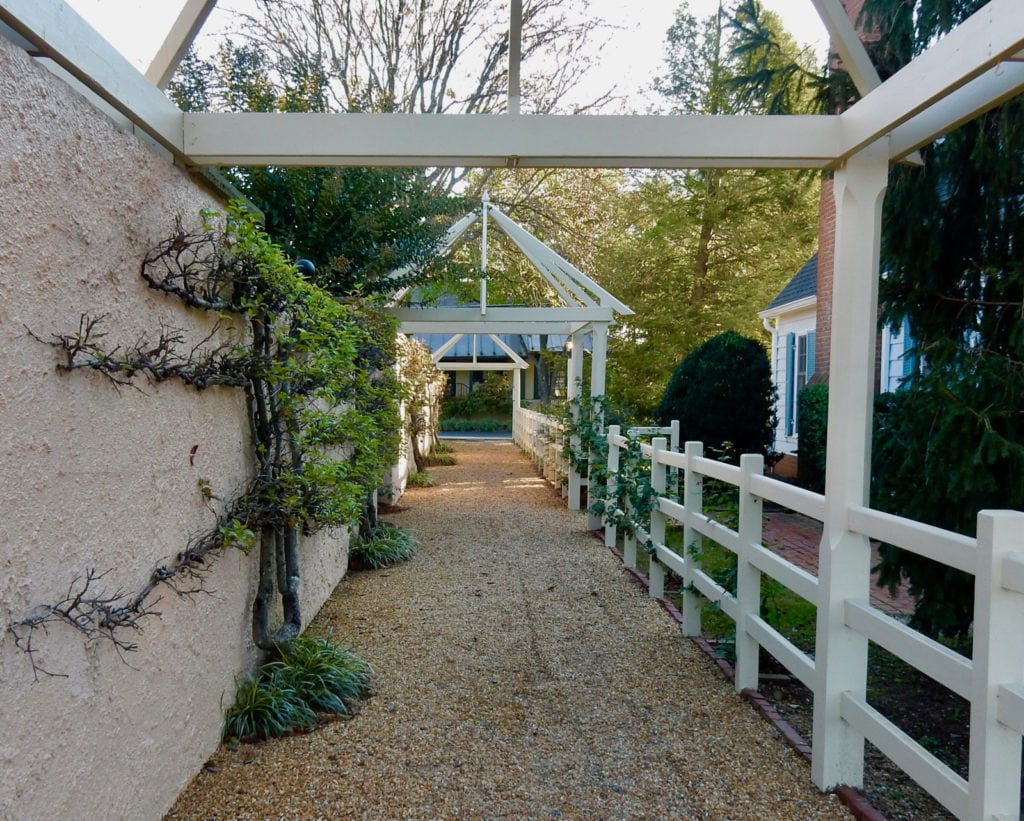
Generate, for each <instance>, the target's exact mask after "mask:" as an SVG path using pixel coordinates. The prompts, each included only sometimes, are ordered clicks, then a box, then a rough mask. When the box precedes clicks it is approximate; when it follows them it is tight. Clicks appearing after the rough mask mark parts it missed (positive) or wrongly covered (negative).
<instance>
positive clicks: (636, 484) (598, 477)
mask: <svg viewBox="0 0 1024 821" xmlns="http://www.w3.org/2000/svg"><path fill="white" fill-rule="evenodd" d="M604 406H605V397H603V396H593V397H591V396H587V395H584V394H583V393H582V391H581V392H580V394H579V396H577V398H575V399H573V400H571V401H570V403H569V406H568V410H567V412H566V416H565V419H564V421H565V424H566V438H565V454H566V456H567V457H568V459H569V461H570V462H571V463H572V466H573V467H574V468H575V469H576V470H578V471H580V472H581V473H584V474H585V473H587V472H588V469H589V475H590V487H592V488H594V489H595V492H594V493H593V494H592V495H591V496H590V497H589V505H588V508H589V510H590V512H591V513H593V514H594V515H595V516H600V517H601V518H602V519H603V520H604V521H605V522H606V523H608V524H610V525H614V526H615V527H617V528H618V529H619V530H620V531H621V532H623V533H624V534H626V535H628V536H630V537H633V536H635V535H636V531H637V524H638V523H641V526H643V527H646V524H645V523H647V522H649V521H650V516H651V511H652V510H653V509H654V502H655V493H654V490H653V488H652V487H651V468H650V461H649V460H647V459H644V458H643V455H642V454H641V452H640V438H639V437H638V436H627V437H626V441H627V445H626V447H624V448H622V449H621V450H620V451H619V469H618V471H616V473H615V474H614V476H613V475H612V474H610V473H609V471H608V437H607V435H606V433H605V430H604V413H605V410H604ZM609 479H614V481H615V496H614V498H611V497H608V496H607V495H606V493H605V492H604V491H605V489H606V488H607V487H608V482H609ZM597 489H600V491H601V492H596V491H597ZM644 547H645V548H646V549H647V550H648V551H652V550H653V549H654V545H653V542H651V541H650V540H648V541H647V543H646V544H645V545H644Z"/></svg>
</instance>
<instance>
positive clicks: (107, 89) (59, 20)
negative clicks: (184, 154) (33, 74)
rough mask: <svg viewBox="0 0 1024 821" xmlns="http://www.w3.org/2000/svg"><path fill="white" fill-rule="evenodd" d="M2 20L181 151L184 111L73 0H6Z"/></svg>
mask: <svg viewBox="0 0 1024 821" xmlns="http://www.w3.org/2000/svg"><path fill="white" fill-rule="evenodd" d="M0 21H2V22H4V23H6V24H7V25H8V26H10V27H11V28H12V29H14V31H16V32H17V33H18V34H19V35H21V36H22V37H24V38H25V39H26V40H28V41H29V42H30V43H31V44H32V45H33V47H34V48H36V49H37V50H38V52H39V54H40V55H42V56H44V57H48V58H50V59H52V60H53V61H54V62H55V63H57V65H59V66H60V67H61V68H63V69H64V70H65V71H67V72H68V73H69V74H70V75H71V76H72V77H74V78H75V79H76V80H78V81H79V82H80V83H82V84H83V85H84V86H85V87H86V88H88V89H89V90H90V91H92V92H93V93H95V94H96V95H98V96H99V97H100V98H101V99H103V100H104V101H105V102H107V103H109V104H110V105H111V106H113V107H114V108H115V109H117V110H118V111H119V112H121V113H122V114H124V115H125V116H126V117H128V118H129V119H130V120H131V121H132V122H134V123H136V124H137V125H139V126H140V127H141V128H142V129H143V130H144V131H146V132H147V133H148V134H149V135H150V136H152V137H153V138H154V139H155V140H156V141H157V142H158V143H160V144H161V145H163V146H164V147H165V148H168V149H170V150H171V151H172V152H175V153H176V154H178V155H179V156H180V154H181V142H182V119H183V115H182V113H181V111H180V110H179V109H178V107H177V106H175V105H174V103H172V102H171V101H170V100H168V99H167V98H166V97H165V96H164V95H163V92H161V91H160V89H158V88H156V87H155V86H154V85H153V84H152V83H150V82H149V81H148V80H147V79H146V78H145V77H144V76H143V75H142V74H141V73H140V72H139V71H138V70H137V69H136V68H135V66H133V65H132V64H131V63H130V62H128V60H126V59H125V58H124V56H122V55H121V53H120V52H119V51H118V50H117V49H115V48H114V47H113V46H112V45H110V43H108V42H107V41H106V40H104V39H103V38H102V37H101V36H100V35H99V34H97V33H96V31H95V30H94V29H93V28H92V27H91V26H90V25H89V24H88V23H86V22H85V20H83V19H82V18H81V17H80V16H79V15H78V14H76V13H75V12H74V10H72V9H71V8H70V7H69V6H67V5H65V4H64V3H63V2H61V1H60V0H0Z"/></svg>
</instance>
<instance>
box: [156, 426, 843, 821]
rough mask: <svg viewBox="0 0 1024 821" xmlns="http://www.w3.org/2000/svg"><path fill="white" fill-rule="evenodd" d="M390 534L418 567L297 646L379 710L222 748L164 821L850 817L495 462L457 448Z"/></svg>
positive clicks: (521, 470)
mask: <svg viewBox="0 0 1024 821" xmlns="http://www.w3.org/2000/svg"><path fill="white" fill-rule="evenodd" d="M457 458H458V462H459V463H458V465H456V466H454V467H443V468H432V469H431V472H432V473H433V474H434V475H435V476H436V478H437V485H436V486H435V487H432V488H411V489H410V490H409V491H408V493H407V495H406V496H405V497H403V499H402V505H403V507H404V508H405V509H404V510H402V511H401V512H398V513H395V514H393V515H390V516H388V519H389V520H390V521H392V522H394V523H396V524H399V525H402V526H403V527H408V528H410V529H412V530H413V531H414V532H415V533H416V535H417V536H418V537H419V539H420V541H421V547H420V550H419V552H418V553H417V555H416V557H415V558H414V559H413V560H412V561H410V562H408V563H406V564H403V565H400V566H396V567H392V568H389V569H385V570H378V571H366V572H359V573H354V574H352V575H351V576H349V577H348V578H346V579H345V580H344V581H343V582H342V583H341V584H340V585H339V586H338V588H337V590H336V591H335V593H334V594H333V596H332V597H331V599H330V600H329V601H328V602H327V604H326V605H325V606H324V608H323V610H322V611H321V612H320V614H319V615H318V616H317V618H316V619H315V620H314V623H313V624H312V625H311V627H310V631H311V632H312V633H313V634H315V635H322V636H329V637H331V638H332V639H334V640H336V641H341V642H343V643H346V644H349V645H351V646H352V647H353V648H354V649H355V650H356V652H357V653H359V654H360V655H361V656H362V657H363V658H365V659H366V660H367V661H369V662H370V663H371V664H372V665H373V667H374V668H375V670H376V678H375V687H376V695H375V696H374V697H373V698H371V699H370V700H369V701H367V702H365V704H363V706H362V707H361V709H360V711H359V713H358V714H357V715H355V716H354V717H352V718H349V719H345V720H341V721H337V722H333V723H329V724H327V725H325V726H324V727H322V728H320V729H319V730H317V731H316V732H314V733H310V734H308V735H296V736H291V737H289V738H285V739H280V740H275V741H271V742H264V743H260V744H243V745H241V746H240V747H238V748H237V749H233V750H232V749H228V748H227V747H223V748H221V749H220V750H219V751H218V752H217V753H216V754H215V755H214V757H213V758H212V759H211V760H210V762H209V763H208V764H207V766H206V767H205V768H204V770H203V772H201V773H200V774H199V775H197V776H196V778H195V779H194V780H193V782H192V783H191V785H190V786H189V787H188V789H187V790H186V791H185V792H184V793H183V794H182V795H181V797H180V798H179V800H178V803H177V804H176V805H175V807H174V808H173V809H172V810H171V812H170V813H169V814H168V815H167V818H168V819H203V820H204V821H206V820H208V819H278V818H280V819H319V818H323V819H341V818H396V819H398V818H401V819H435V818H460V819H461V818H516V819H519V818H522V819H526V818H574V819H575V818H578V819H584V818H585V819H625V818H657V819H668V818H673V819H676V818H679V819H682V818H706V819H740V818H742V819H801V821H802V819H814V818H849V817H850V815H849V812H848V811H847V810H846V809H845V808H844V807H843V806H842V805H841V804H840V803H839V802H838V800H837V799H836V798H835V797H834V796H831V795H822V794H820V793H819V792H818V791H817V790H816V788H815V787H814V785H813V784H812V782H811V778H810V770H809V767H808V765H807V764H806V762H805V761H804V760H803V759H802V758H801V757H800V756H799V755H798V754H797V753H795V752H794V751H793V750H791V749H790V748H789V747H788V746H786V744H785V743H784V742H783V740H782V739H781V737H780V736H779V735H778V733H777V731H776V730H775V729H774V728H773V727H772V726H771V725H769V724H767V723H766V722H765V721H763V720H762V719H761V718H759V717H758V716H757V715H756V713H755V711H754V709H753V708H752V707H751V706H750V705H749V704H748V703H746V702H745V701H743V700H742V699H741V698H740V697H739V696H738V695H736V694H735V693H734V692H733V691H732V688H731V686H730V685H729V684H728V683H727V682H726V681H724V680H723V678H722V676H721V674H720V673H719V672H718V670H717V669H715V667H714V665H713V664H712V663H711V662H710V661H709V660H708V659H707V658H705V657H704V656H703V655H702V654H701V653H700V652H699V651H698V650H697V649H696V648H695V647H694V646H693V645H692V644H691V643H690V642H689V641H686V640H684V639H683V638H682V637H681V635H680V633H679V630H678V628H677V626H676V625H675V624H674V623H673V622H672V621H671V619H669V618H668V617H667V616H666V614H665V613H664V612H663V611H662V610H661V608H660V607H659V606H658V605H657V604H656V603H655V602H654V601H652V600H650V599H648V598H646V596H645V595H644V594H643V592H642V591H641V590H639V589H638V587H637V586H636V585H635V584H634V583H632V581H631V580H630V579H629V578H628V577H627V575H626V574H625V573H624V572H623V571H622V569H621V566H620V565H619V563H618V562H617V560H616V559H615V558H614V557H613V556H612V555H611V553H610V552H609V551H608V550H607V549H606V548H605V547H604V546H603V545H602V544H601V543H600V542H599V541H598V540H597V539H595V538H593V536H591V535H590V534H589V533H587V532H586V531H585V518H584V516H583V514H581V513H578V512H572V511H568V510H566V508H565V505H564V503H563V502H562V500H561V499H560V498H558V495H557V494H556V493H555V492H553V491H552V490H551V488H550V487H549V486H547V485H546V484H545V483H544V482H543V480H541V479H539V478H537V477H536V475H535V473H534V471H533V467H532V465H531V464H530V463H529V462H528V461H527V460H526V459H525V458H524V457H522V456H521V455H520V454H519V452H518V451H517V449H516V448H515V447H514V446H513V445H512V444H511V443H508V442H480V443H468V442H460V443H459V444H458V446H457Z"/></svg>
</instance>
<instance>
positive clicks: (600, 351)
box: [587, 322, 608, 530]
mask: <svg viewBox="0 0 1024 821" xmlns="http://www.w3.org/2000/svg"><path fill="white" fill-rule="evenodd" d="M592 339H593V342H592V344H591V349H592V350H591V352H590V353H591V357H590V395H591V396H604V392H605V386H604V383H605V375H606V373H607V370H608V369H607V361H608V325H607V324H605V323H603V322H598V323H595V325H594V330H593V334H592ZM594 421H595V423H596V424H597V425H599V426H600V427H601V429H602V430H603V429H604V414H601V416H600V417H599V418H597V419H595V420H594ZM590 458H591V461H593V454H591V456H590ZM594 492H596V488H594V483H593V482H592V481H591V479H590V477H589V474H588V478H587V498H588V499H589V498H590V494H591V493H594ZM587 507H588V511H587V529H588V530H597V529H598V528H599V527H601V517H600V516H596V515H595V514H593V513H590V512H589V507H590V505H589V504H588V505H587Z"/></svg>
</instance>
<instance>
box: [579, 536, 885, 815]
mask: <svg viewBox="0 0 1024 821" xmlns="http://www.w3.org/2000/svg"><path fill="white" fill-rule="evenodd" d="M591 532H592V534H593V535H594V538H596V539H600V540H601V542H602V543H603V542H604V533H603V532H602V531H600V530H594V531H591ZM606 546H607V545H606ZM608 550H610V551H611V553H612V555H613V556H615V557H616V558H617V559H618V560H619V562H620V563H622V569H623V570H625V571H626V572H627V573H628V574H629V575H630V576H632V577H633V578H634V579H635V580H636V581H637V583H638V584H640V586H641V587H643V588H644V589H645V590H650V581H649V579H648V578H647V576H645V575H644V574H643V573H641V572H640V571H639V570H637V569H636V568H633V567H626V565H625V563H624V562H623V558H622V553H621V552H619V550H618V549H617V548H614V547H608ZM656 601H657V602H658V604H660V605H661V609H662V610H664V611H665V612H666V613H668V615H669V616H670V617H671V618H672V619H673V620H674V621H675V622H676V623H677V624H678V625H679V626H680V627H682V624H683V614H682V613H680V612H679V608H677V607H676V606H675V605H674V604H672V602H670V601H669V600H668V599H656ZM684 638H688V639H689V640H690V641H691V642H693V644H695V645H696V646H697V648H698V649H699V650H700V651H701V652H702V653H703V654H704V655H705V656H707V657H708V658H709V659H710V660H711V661H713V662H714V663H715V666H716V667H718V669H719V670H721V672H722V675H723V676H725V678H726V679H727V680H728V681H735V680H736V671H735V670H733V666H732V665H731V664H730V663H729V662H728V661H726V660H725V659H724V658H721V657H720V656H718V654H717V653H716V652H715V648H714V647H713V646H712V645H711V643H710V642H708V640H707V639H705V638H702V637H700V636H684ZM740 694H741V695H742V696H743V697H744V698H745V699H746V700H747V701H749V702H750V703H751V704H752V705H753V706H754V708H755V709H756V710H757V711H758V712H759V713H760V714H761V716H762V718H764V719H765V720H766V721H768V722H769V723H770V724H772V725H774V727H775V729H776V730H778V731H779V734H780V735H781V736H782V738H783V740H784V741H785V742H786V743H787V744H788V745H789V746H790V747H792V748H793V749H794V750H796V751H797V752H798V753H800V755H802V756H803V757H804V758H806V759H807V760H808V761H810V760H811V745H810V744H809V743H808V741H807V739H805V738H804V737H803V736H802V735H800V733H799V732H797V730H796V728H795V727H794V726H793V725H792V724H790V723H789V722H788V721H786V719H784V718H783V717H782V716H781V715H780V714H779V711H778V710H776V709H775V705H774V704H772V703H771V701H769V700H768V698H767V697H765V696H764V695H762V694H761V693H759V692H758V691H757V690H751V689H749V688H748V689H744V690H743V691H741V693H740ZM833 792H834V793H835V795H836V797H837V798H838V799H839V800H840V801H841V802H842V803H843V804H845V805H846V808H847V809H848V810H849V811H850V813H851V814H852V815H853V817H854V818H855V819H857V821H886V817H885V816H884V815H883V814H882V813H880V812H879V811H878V810H877V809H876V808H875V806H874V805H873V804H872V803H871V801H870V800H868V797H867V796H866V795H864V793H862V792H860V791H859V790H856V789H854V788H853V787H847V786H839V787H836V788H835V790H833Z"/></svg>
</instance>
